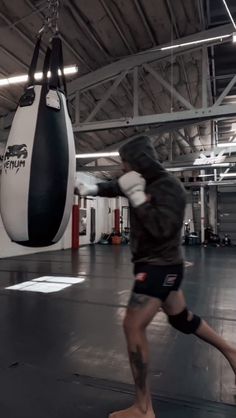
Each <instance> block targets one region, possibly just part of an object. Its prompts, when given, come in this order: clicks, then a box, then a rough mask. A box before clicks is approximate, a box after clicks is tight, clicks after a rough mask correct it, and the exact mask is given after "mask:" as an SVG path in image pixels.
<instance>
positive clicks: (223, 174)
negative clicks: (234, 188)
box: [220, 173, 236, 177]
mask: <svg viewBox="0 0 236 418" xmlns="http://www.w3.org/2000/svg"><path fill="white" fill-rule="evenodd" d="M220 177H236V173H221V174H220Z"/></svg>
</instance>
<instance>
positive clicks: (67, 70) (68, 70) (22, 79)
mask: <svg viewBox="0 0 236 418" xmlns="http://www.w3.org/2000/svg"><path fill="white" fill-rule="evenodd" d="M63 72H64V75H71V74H76V73H77V72H78V67H77V66H75V65H74V66H69V67H64V69H63ZM58 74H59V75H61V71H60V70H58ZM50 75H51V74H50V72H49V73H48V77H50ZM34 78H35V80H42V78H43V73H42V72H39V73H35V75H34ZM27 80H28V75H27V74H23V75H19V76H14V77H8V78H1V79H0V86H9V85H11V84H19V83H26V82H27Z"/></svg>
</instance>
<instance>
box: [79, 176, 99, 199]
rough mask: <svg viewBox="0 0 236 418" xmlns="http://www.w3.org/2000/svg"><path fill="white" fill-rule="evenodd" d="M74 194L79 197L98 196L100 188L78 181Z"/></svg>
mask: <svg viewBox="0 0 236 418" xmlns="http://www.w3.org/2000/svg"><path fill="white" fill-rule="evenodd" d="M74 194H77V195H79V196H82V197H83V196H97V194H98V186H97V185H96V184H95V185H92V184H86V183H82V182H80V181H78V180H76V181H75V188H74Z"/></svg>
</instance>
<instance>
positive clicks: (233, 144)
mask: <svg viewBox="0 0 236 418" xmlns="http://www.w3.org/2000/svg"><path fill="white" fill-rule="evenodd" d="M217 147H218V148H229V147H236V142H219V143H218V144H217Z"/></svg>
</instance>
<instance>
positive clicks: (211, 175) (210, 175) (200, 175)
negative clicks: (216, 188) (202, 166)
mask: <svg viewBox="0 0 236 418" xmlns="http://www.w3.org/2000/svg"><path fill="white" fill-rule="evenodd" d="M197 177H201V178H202V177H214V174H199V176H197Z"/></svg>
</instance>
